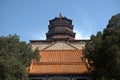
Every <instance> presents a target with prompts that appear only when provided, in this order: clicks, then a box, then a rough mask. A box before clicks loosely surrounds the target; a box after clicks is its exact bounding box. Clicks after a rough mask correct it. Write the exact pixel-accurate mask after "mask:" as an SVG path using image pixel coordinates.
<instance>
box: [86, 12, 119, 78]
mask: <svg viewBox="0 0 120 80" xmlns="http://www.w3.org/2000/svg"><path fill="white" fill-rule="evenodd" d="M86 53H87V57H88V58H89V59H91V60H92V61H93V62H94V63H93V67H94V68H95V70H94V71H93V73H92V77H93V79H95V80H96V79H98V80H119V79H120V14H117V15H115V16H113V17H112V18H111V19H110V20H109V24H108V25H107V27H106V28H105V29H104V31H103V32H98V33H97V35H92V36H91V42H89V43H87V45H86Z"/></svg>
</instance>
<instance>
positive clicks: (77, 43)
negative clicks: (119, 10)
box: [28, 13, 91, 80]
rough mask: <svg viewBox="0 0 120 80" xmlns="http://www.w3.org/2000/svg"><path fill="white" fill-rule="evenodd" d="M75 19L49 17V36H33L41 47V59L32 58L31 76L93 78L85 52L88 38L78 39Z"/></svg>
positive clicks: (54, 79)
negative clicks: (38, 38) (40, 38)
mask: <svg viewBox="0 0 120 80" xmlns="http://www.w3.org/2000/svg"><path fill="white" fill-rule="evenodd" d="M73 28H74V26H73V25H72V20H71V19H68V18H66V17H63V16H62V14H61V13H60V14H59V16H58V17H55V18H54V19H52V20H50V21H49V25H48V32H47V33H46V40H30V44H31V46H32V49H33V50H35V49H38V50H39V55H40V61H36V60H32V63H31V66H30V67H29V71H28V72H29V79H30V80H91V79H90V78H89V73H90V70H91V67H90V65H89V64H88V60H87V59H86V58H85V56H84V55H85V54H84V52H83V50H84V48H85V44H86V42H87V41H89V40H76V39H75V35H76V33H75V32H74V31H73Z"/></svg>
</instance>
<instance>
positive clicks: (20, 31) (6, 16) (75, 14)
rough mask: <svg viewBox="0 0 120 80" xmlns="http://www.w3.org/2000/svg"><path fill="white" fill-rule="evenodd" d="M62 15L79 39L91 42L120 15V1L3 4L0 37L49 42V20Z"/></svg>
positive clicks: (9, 0)
mask: <svg viewBox="0 0 120 80" xmlns="http://www.w3.org/2000/svg"><path fill="white" fill-rule="evenodd" d="M59 13H62V16H64V17H67V18H68V19H72V21H73V22H72V24H73V25H74V32H76V39H90V36H91V35H92V34H94V35H95V34H96V33H97V32H98V31H103V29H104V28H105V27H106V25H107V24H108V21H109V20H110V18H111V17H112V16H113V15H115V14H118V13H120V0H0V36H7V35H9V34H17V35H19V36H20V40H21V41H26V42H29V40H45V39H46V35H45V33H46V32H48V25H49V20H51V19H54V18H55V17H58V15H59Z"/></svg>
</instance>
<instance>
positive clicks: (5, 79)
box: [0, 34, 39, 80]
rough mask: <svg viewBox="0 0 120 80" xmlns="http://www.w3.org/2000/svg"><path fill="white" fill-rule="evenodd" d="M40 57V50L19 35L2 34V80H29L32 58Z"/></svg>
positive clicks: (0, 69) (0, 51) (0, 71)
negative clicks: (21, 39)
mask: <svg viewBox="0 0 120 80" xmlns="http://www.w3.org/2000/svg"><path fill="white" fill-rule="evenodd" d="M33 58H39V57H38V51H37V50H36V51H32V50H31V46H30V45H29V44H26V42H24V41H20V40H19V36H17V35H16V34H15V35H9V36H7V37H4V36H0V80H18V79H19V80H27V79H28V73H27V69H26V68H27V67H28V66H29V65H30V63H31V59H33Z"/></svg>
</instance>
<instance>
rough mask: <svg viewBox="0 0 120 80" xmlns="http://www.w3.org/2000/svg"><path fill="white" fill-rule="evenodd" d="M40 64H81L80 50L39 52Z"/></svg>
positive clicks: (81, 55)
mask: <svg viewBox="0 0 120 80" xmlns="http://www.w3.org/2000/svg"><path fill="white" fill-rule="evenodd" d="M40 55H41V59H40V62H82V57H83V54H82V51H81V50H44V51H40Z"/></svg>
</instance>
